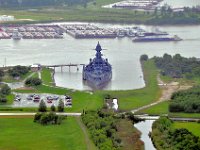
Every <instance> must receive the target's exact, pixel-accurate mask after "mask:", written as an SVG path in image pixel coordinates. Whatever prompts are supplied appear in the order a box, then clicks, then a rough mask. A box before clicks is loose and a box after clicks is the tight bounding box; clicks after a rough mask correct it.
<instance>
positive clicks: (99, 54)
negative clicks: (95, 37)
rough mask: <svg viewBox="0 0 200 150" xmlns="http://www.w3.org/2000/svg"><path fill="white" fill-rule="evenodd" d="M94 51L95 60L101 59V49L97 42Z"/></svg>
mask: <svg viewBox="0 0 200 150" xmlns="http://www.w3.org/2000/svg"><path fill="white" fill-rule="evenodd" d="M95 50H96V58H97V59H101V56H102V54H101V51H102V48H101V45H100V44H99V42H98V44H97V46H96V49H95Z"/></svg>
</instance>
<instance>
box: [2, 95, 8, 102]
mask: <svg viewBox="0 0 200 150" xmlns="http://www.w3.org/2000/svg"><path fill="white" fill-rule="evenodd" d="M6 102H7V99H6V97H5V95H2V94H1V95H0V103H6Z"/></svg>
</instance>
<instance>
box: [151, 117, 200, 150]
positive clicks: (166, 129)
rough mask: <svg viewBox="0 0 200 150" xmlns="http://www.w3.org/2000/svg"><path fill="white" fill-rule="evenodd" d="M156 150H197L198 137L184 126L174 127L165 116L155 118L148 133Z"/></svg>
mask: <svg viewBox="0 0 200 150" xmlns="http://www.w3.org/2000/svg"><path fill="white" fill-rule="evenodd" d="M150 136H151V138H152V140H153V143H154V145H155V147H156V148H157V149H158V150H163V149H165V150H171V149H174V150H183V149H184V150H197V149H200V138H199V137H197V136H195V135H194V134H193V133H192V132H190V131H188V130H187V129H185V128H179V129H174V128H173V122H172V121H171V120H169V119H168V118H166V117H161V118H160V119H158V120H156V121H155V122H154V123H153V126H152V132H151V134H150Z"/></svg>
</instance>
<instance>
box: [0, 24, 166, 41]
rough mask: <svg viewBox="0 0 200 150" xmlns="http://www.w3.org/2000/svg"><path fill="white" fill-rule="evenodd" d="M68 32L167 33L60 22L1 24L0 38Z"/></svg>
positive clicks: (83, 35)
mask: <svg viewBox="0 0 200 150" xmlns="http://www.w3.org/2000/svg"><path fill="white" fill-rule="evenodd" d="M64 34H68V35H70V36H72V37H73V38H75V39H104V38H105V39H107V38H110V39H114V38H124V37H128V38H133V37H141V36H142V37H146V36H160V35H168V33H167V32H165V31H160V30H159V29H158V28H155V29H153V30H144V29H143V28H141V27H139V26H128V27H125V28H122V27H120V28H119V27H118V28H113V27H109V28H105V27H100V26H97V25H94V24H87V23H86V24H62V25H58V24H57V25H50V24H46V25H22V26H20V25H19V26H1V27H0V39H13V40H21V39H63V38H65V36H64Z"/></svg>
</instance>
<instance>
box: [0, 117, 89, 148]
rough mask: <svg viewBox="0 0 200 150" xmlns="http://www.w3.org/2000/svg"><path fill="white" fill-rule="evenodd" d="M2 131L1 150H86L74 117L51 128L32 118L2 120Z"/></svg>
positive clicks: (0, 119)
mask: <svg viewBox="0 0 200 150" xmlns="http://www.w3.org/2000/svg"><path fill="white" fill-rule="evenodd" d="M0 129H1V136H0V149H1V150H37V149H42V150H86V143H85V139H84V134H83V132H82V130H81V128H80V126H79V125H78V124H77V121H76V119H75V118H74V117H68V118H67V119H66V120H64V121H63V123H62V124H61V125H49V126H42V125H40V124H37V123H34V122H33V119H32V118H0Z"/></svg>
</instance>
